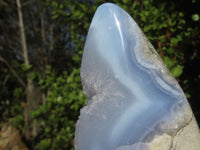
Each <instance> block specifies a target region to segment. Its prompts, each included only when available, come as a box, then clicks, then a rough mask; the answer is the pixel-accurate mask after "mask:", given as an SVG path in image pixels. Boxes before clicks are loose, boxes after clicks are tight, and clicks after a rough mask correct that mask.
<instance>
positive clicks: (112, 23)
mask: <svg viewBox="0 0 200 150" xmlns="http://www.w3.org/2000/svg"><path fill="white" fill-rule="evenodd" d="M81 78H82V84H83V90H84V93H85V94H86V96H87V98H88V103H87V106H85V107H84V108H82V109H81V115H80V117H79V120H78V122H77V124H76V135H75V149H76V150H133V149H134V150H150V149H151V145H149V144H147V143H150V142H151V141H153V139H154V138H155V137H157V136H158V135H159V136H161V135H163V134H167V135H169V136H170V137H173V136H175V135H176V133H177V132H178V131H179V130H180V129H182V128H183V127H185V126H186V125H187V124H188V122H189V121H191V118H192V111H191V109H190V106H189V105H188V102H187V100H186V97H185V95H184V93H183V91H182V89H181V88H180V86H179V85H178V83H177V81H176V80H175V79H174V78H173V77H172V75H171V74H170V73H169V71H168V69H167V67H166V65H165V64H164V63H163V61H162V60H161V58H160V57H159V56H158V54H157V53H156V51H155V50H154V48H153V46H152V45H151V44H150V42H149V41H148V40H147V38H146V37H145V35H144V34H143V32H142V31H141V29H140V28H139V27H138V25H137V24H136V23H135V21H134V20H133V19H132V18H131V17H130V16H129V15H128V14H127V13H126V12H125V11H124V10H123V9H121V8H120V7H118V6H117V5H114V4H111V3H105V4H103V5H101V6H100V7H99V8H98V9H97V11H96V13H95V15H94V17H93V20H92V23H91V25H90V29H89V32H88V36H87V40H86V43H85V48H84V53H83V58H82V66H81ZM170 140H171V138H170Z"/></svg>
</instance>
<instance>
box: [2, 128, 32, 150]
mask: <svg viewBox="0 0 200 150" xmlns="http://www.w3.org/2000/svg"><path fill="white" fill-rule="evenodd" d="M0 150H28V148H27V147H26V146H25V144H24V143H23V142H22V140H21V136H20V134H19V131H18V130H17V129H16V128H14V127H12V126H11V125H9V124H1V125H0Z"/></svg>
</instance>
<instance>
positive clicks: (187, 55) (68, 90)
mask: <svg viewBox="0 0 200 150" xmlns="http://www.w3.org/2000/svg"><path fill="white" fill-rule="evenodd" d="M104 2H108V1H105V0H96V1H90V0H85V1H81V0H80V1H79V0H77V1H74V0H46V1H45V2H44V3H45V5H44V7H45V8H46V9H48V10H49V12H50V16H51V19H52V21H53V22H57V21H59V20H62V22H63V24H66V25H68V26H69V30H68V33H67V34H69V36H70V43H71V44H72V45H73V57H72V60H71V59H70V63H69V64H70V65H68V66H70V67H68V68H67V69H65V70H62V71H58V69H57V68H56V67H55V66H53V65H48V66H46V70H45V72H42V73H41V72H40V71H38V70H37V69H36V66H34V65H33V66H31V65H30V66H29V67H26V66H25V65H24V64H23V63H16V62H15V63H13V64H17V65H18V66H17V67H16V68H18V71H19V72H20V74H22V75H23V76H24V75H27V76H28V77H29V79H31V80H32V81H33V82H34V84H35V85H37V87H39V88H40V89H41V91H42V92H43V93H44V94H45V103H43V104H41V105H40V107H39V108H38V109H37V110H36V111H32V112H31V115H32V118H34V120H35V121H37V122H39V123H40V124H39V128H40V130H39V134H38V135H37V136H36V137H35V138H34V139H33V140H32V141H28V142H27V143H28V144H29V148H30V149H34V150H35V149H36V150H54V149H59V150H62V149H63V150H64V149H68V150H73V149H74V140H73V139H74V131H75V123H76V120H77V119H78V116H79V111H80V108H81V107H83V106H84V105H85V104H86V97H85V95H84V94H83V93H82V86H81V79H80V63H81V56H82V52H83V47H84V42H85V40H86V34H87V31H88V29H89V25H90V22H91V19H92V16H93V15H94V13H95V10H96V9H97V7H98V6H99V5H100V4H101V3H104ZM110 2H114V3H116V4H117V5H119V6H120V7H122V8H123V9H125V10H126V11H127V12H128V13H129V14H130V15H131V16H132V17H133V18H134V19H135V20H136V22H137V23H138V25H139V26H140V27H141V28H142V30H143V31H144V33H145V35H146V36H147V37H148V39H149V40H150V41H151V42H152V44H153V45H154V47H155V48H156V50H157V52H158V54H159V55H160V56H161V58H162V59H163V60H164V61H165V63H166V65H167V66H168V68H169V69H170V71H171V73H172V74H173V75H174V77H175V78H176V79H177V80H178V81H179V82H180V84H181V85H182V86H183V89H184V90H185V92H186V96H187V97H188V98H191V99H192V98H193V99H195V98H196V97H194V96H195V91H198V90H199V89H200V83H199V81H200V73H199V72H194V70H191V68H192V66H193V65H194V64H198V63H199V60H200V58H199V52H198V51H197V50H198V49H199V45H200V40H199V35H200V31H199V29H198V28H199V26H198V25H199V23H200V20H199V14H198V13H199V12H197V11H196V12H193V11H189V12H188V11H187V10H186V9H184V7H183V6H185V7H186V5H184V3H181V2H182V1H180V3H179V4H181V6H180V5H178V4H175V3H174V2H173V1H172V0H169V1H164V0H160V1H158V0H143V1H141V0H122V1H120V0H111V1H110ZM177 3H178V2H177ZM191 3H192V4H191V6H190V7H192V6H194V5H197V2H196V1H192V2H191ZM193 4H194V5H193ZM195 8H196V7H195ZM194 11H195V9H194ZM61 38H62V37H61ZM62 44H63V43H62ZM32 57H33V56H32ZM54 59H55V61H56V59H57V58H56V57H55V58H54ZM62 63H68V62H65V61H63V62H62ZM197 66H198V65H197ZM193 85H195V86H194V87H193ZM0 86H1V87H4V88H2V90H0V96H1V101H0V112H2V117H1V121H4V122H5V121H11V122H12V123H13V125H14V126H16V127H17V128H19V129H20V130H21V131H22V133H23V126H24V122H23V120H24V118H23V116H24V115H23V109H24V106H25V105H26V104H25V100H24V99H25V98H24V96H25V95H26V91H24V89H23V87H21V86H19V84H17V83H16V81H15V79H14V77H13V76H11V73H10V72H9V71H8V70H1V74H0ZM196 87H197V88H196ZM11 91H12V92H11ZM197 93H198V92H197ZM191 95H194V96H193V97H191ZM191 103H192V101H191ZM194 104H195V102H194ZM195 115H196V116H197V117H200V110H199V109H198V108H197V111H196V113H195ZM197 119H198V118H197Z"/></svg>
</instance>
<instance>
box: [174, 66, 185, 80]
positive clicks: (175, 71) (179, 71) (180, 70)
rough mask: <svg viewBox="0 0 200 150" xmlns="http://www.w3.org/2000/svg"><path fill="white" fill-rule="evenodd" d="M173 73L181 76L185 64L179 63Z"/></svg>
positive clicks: (175, 75)
mask: <svg viewBox="0 0 200 150" xmlns="http://www.w3.org/2000/svg"><path fill="white" fill-rule="evenodd" d="M171 73H172V74H173V76H174V77H175V78H177V77H179V76H180V75H181V74H182V73H183V66H181V65H177V66H176V67H174V68H173V69H172V70H171Z"/></svg>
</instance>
